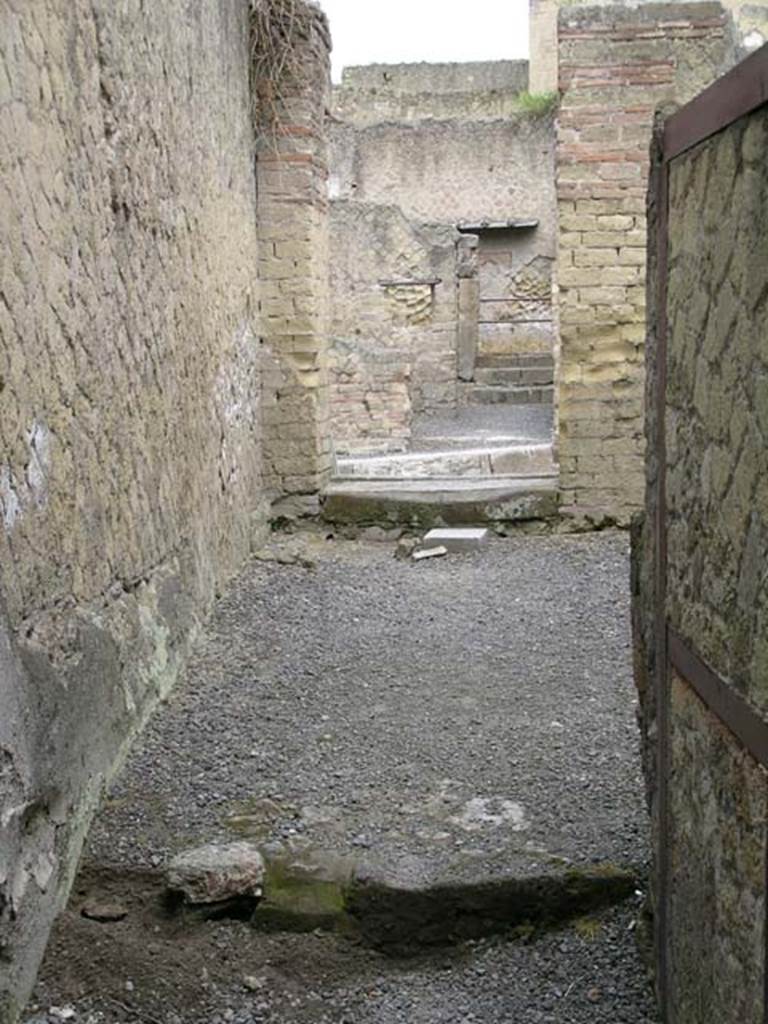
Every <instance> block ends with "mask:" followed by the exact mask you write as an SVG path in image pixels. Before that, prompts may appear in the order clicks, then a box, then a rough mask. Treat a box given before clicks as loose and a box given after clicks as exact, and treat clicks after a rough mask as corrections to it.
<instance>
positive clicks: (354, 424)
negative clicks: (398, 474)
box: [331, 201, 459, 451]
mask: <svg viewBox="0 0 768 1024" xmlns="http://www.w3.org/2000/svg"><path fill="white" fill-rule="evenodd" d="M331 224H332V233H331V248H332V251H333V253H334V258H333V261H332V266H331V290H332V294H333V297H334V301H333V304H332V321H331V344H332V351H331V367H332V372H331V392H332V428H333V438H334V442H335V445H336V449H337V451H344V450H347V449H349V448H353V449H355V450H361V449H363V448H368V449H372V450H375V449H380V448H386V447H398V446H402V444H403V443H404V442H405V441H406V440H407V438H408V437H409V436H410V428H411V417H412V414H413V412H418V411H428V410H431V409H435V408H437V407H439V406H441V405H445V404H452V403H454V402H455V400H456V385H457V366H456V337H457V288H458V283H457V279H456V245H457V242H458V239H459V235H458V232H457V231H455V230H454V229H453V228H451V227H449V226H431V227H430V226H417V225H414V224H412V223H411V222H410V221H409V220H408V219H407V218H406V217H405V216H403V214H402V213H401V211H400V210H399V209H397V208H396V207H391V206H384V205H382V204H368V203H362V202H349V201H336V202H334V203H332V218H331Z"/></svg>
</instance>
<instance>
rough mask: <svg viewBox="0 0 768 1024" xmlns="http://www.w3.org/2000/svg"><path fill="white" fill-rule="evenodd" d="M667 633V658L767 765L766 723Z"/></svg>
mask: <svg viewBox="0 0 768 1024" xmlns="http://www.w3.org/2000/svg"><path fill="white" fill-rule="evenodd" d="M667 633H668V647H669V660H670V663H671V664H672V665H673V666H674V668H675V671H676V672H677V673H679V675H681V676H682V677H683V679H685V681H686V682H688V683H690V685H691V686H692V687H693V689H694V690H695V691H696V693H697V694H698V695H699V697H700V698H701V699H702V700H703V701H704V703H705V704H706V705H707V707H708V708H709V710H710V711H711V712H712V713H713V714H714V715H716V716H717V717H718V718H719V719H720V721H721V722H722V723H723V725H725V726H727V727H728V728H729V729H730V731H731V732H732V733H733V735H734V736H735V737H736V738H737V739H738V740H739V742H740V743H741V744H742V746H744V747H745V748H746V749H747V750H748V751H749V753H750V754H751V755H752V757H754V759H755V760H756V761H759V763H760V764H761V765H762V766H763V767H764V768H768V722H766V721H765V719H763V718H761V717H760V715H759V714H758V713H757V711H755V709H754V708H753V707H752V706H751V705H750V704H748V703H747V701H746V700H744V698H743V697H742V696H741V695H740V694H739V693H738V692H737V691H736V690H734V688H733V687H732V686H731V685H730V684H729V683H727V682H726V681H725V680H724V679H723V678H722V677H721V676H719V675H718V674H717V672H715V671H714V669H712V668H710V666H709V665H707V663H706V662H705V661H703V660H702V659H701V658H700V657H699V655H698V654H697V653H696V651H694V650H693V648H692V647H690V646H689V645H688V644H687V643H686V642H685V640H683V638H682V637H681V636H680V634H679V633H677V632H676V631H675V630H674V629H673V628H672V627H671V626H670V627H669V628H668V630H667Z"/></svg>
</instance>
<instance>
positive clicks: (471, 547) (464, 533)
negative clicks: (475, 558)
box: [422, 527, 490, 551]
mask: <svg viewBox="0 0 768 1024" xmlns="http://www.w3.org/2000/svg"><path fill="white" fill-rule="evenodd" d="M489 537H490V534H489V532H488V530H487V529H485V528H484V527H446V528H444V529H437V530H430V531H429V533H428V534H427V535H426V537H425V538H424V540H423V541H422V545H423V547H424V548H439V547H444V548H445V549H446V551H476V550H477V548H481V547H483V546H484V545H485V544H487V543H488V538H489Z"/></svg>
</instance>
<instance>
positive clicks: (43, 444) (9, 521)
mask: <svg viewBox="0 0 768 1024" xmlns="http://www.w3.org/2000/svg"><path fill="white" fill-rule="evenodd" d="M26 439H27V448H28V449H29V455H28V458H27V463H26V467H25V469H24V476H23V478H19V476H18V475H17V474H15V473H14V472H13V471H12V469H11V467H10V466H9V465H7V464H6V465H5V466H3V467H2V469H0V507H1V508H2V516H3V528H4V529H5V532H6V533H11V532H12V530H13V529H14V528H15V526H16V524H17V523H18V522H19V520H20V519H21V517H22V516H23V514H24V512H25V511H26V509H28V508H30V507H34V508H38V509H40V508H44V507H45V503H46V500H47V497H48V475H49V471H50V467H51V435H50V431H49V430H48V428H47V427H46V426H45V425H44V424H43V423H38V422H34V423H33V424H32V426H31V427H30V429H29V430H28V431H27V435H26Z"/></svg>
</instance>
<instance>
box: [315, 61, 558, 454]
mask: <svg viewBox="0 0 768 1024" xmlns="http://www.w3.org/2000/svg"><path fill="white" fill-rule="evenodd" d="M526 78H527V66H526V65H525V63H524V62H512V61H500V62H492V63H489V64H466V65H465V64H448V65H439V64H438V65H429V64H417V65H392V66H385V65H373V66H371V67H370V68H352V69H348V70H347V71H345V74H344V80H343V84H342V86H341V87H338V88H336V89H334V106H333V110H334V117H333V118H332V119H331V121H330V124H329V135H330V152H331V160H330V163H331V180H330V192H331V196H332V199H333V201H332V220H333V221H334V227H333V238H334V243H333V250H334V254H335V256H334V261H335V262H337V263H338V267H337V269H336V270H335V271H334V273H333V283H332V289H333V306H334V327H333V335H334V339H336V341H339V340H342V339H343V341H344V346H343V348H342V349H340V350H339V352H338V353H337V354H336V355H334V359H335V360H336V363H337V365H338V366H342V365H343V366H344V367H345V370H344V372H345V373H351V376H349V377H346V378H345V380H344V384H345V386H344V387H337V383H338V382H340V381H341V378H340V377H338V376H337V377H336V378H335V383H334V384H333V395H334V398H333V434H334V437H335V439H337V440H339V441H343V442H344V443H346V442H348V441H350V440H351V439H352V437H353V435H354V432H355V429H356V428H357V429H358V430H359V431H360V433H361V437H362V438H371V437H372V436H373V435H371V433H370V431H371V429H372V428H373V427H374V422H373V421H374V420H375V419H377V420H378V423H379V426H380V427H382V428H384V429H385V430H386V429H388V428H387V425H386V422H385V421H386V417H387V415H389V416H390V418H391V419H392V423H391V424H390V427H391V430H390V433H389V436H390V437H392V438H393V439H396V440H401V439H404V438H406V437H407V432H408V429H409V428H408V424H409V421H410V415H411V413H412V412H416V411H420V410H423V411H429V410H430V409H432V408H435V407H437V406H440V405H442V406H450V405H453V404H455V402H456V401H457V396H458V393H459V392H458V389H457V387H456V384H457V380H458V376H459V374H458V349H459V344H460V338H461V339H463V340H462V344H463V345H464V350H465V353H467V352H469V351H470V349H471V350H472V351H473V352H478V351H479V353H480V354H487V353H494V354H500V353H507V352H509V353H517V352H523V351H532V350H534V351H539V350H541V351H551V350H552V348H553V345H554V325H553V318H552V266H553V262H554V256H555V249H556V237H557V231H556V222H555V193H554V162H553V161H554V128H553V118H552V111H551V105H548V104H547V102H541V103H539V104H538V105H534V106H533V107H525V106H524V105H523V106H521V102H522V100H521V97H524V96H525V92H524V88H525V84H526ZM356 208H358V209H357V212H356ZM377 211H378V212H377ZM511 221H525V222H527V223H529V227H528V228H527V229H525V230H517V229H508V228H504V227H501V226H497V227H493V226H492V225H506V224H507V223H508V222H511ZM457 228H460V229H461V231H462V232H465V233H466V234H465V237H471V235H472V234H478V235H479V237H480V243H479V250H478V259H477V261H476V262H473V271H472V274H471V275H469V276H467V274H465V273H464V272H463V271H462V274H461V275H460V276H461V283H459V281H458V280H457V271H456V258H457V253H456V251H455V245H456V242H457V236H456V229H457ZM436 232H437V234H436ZM363 238H364V239H366V240H367V242H368V245H367V248H366V249H365V252H361V240H362V239H363ZM384 238H389V240H390V241H391V244H392V245H393V248H392V249H391V250H390V249H388V248H387V246H386V245H382V240H383V239H384ZM351 254H355V260H354V261H350V255H351ZM374 264H376V265H375V266H374ZM430 266H431V267H438V266H439V267H440V270H439V272H433V271H428V268H429V267H430ZM423 274H427V276H433V277H439V278H440V283H439V284H438V285H436V286H434V288H433V289H432V292H431V298H430V297H429V296H427V295H426V293H425V296H424V298H426V299H428V302H427V305H428V307H429V310H430V312H429V321H428V324H427V323H426V322H425V323H422V324H420V325H419V324H416V323H411V324H410V325H409V329H408V330H407V336H408V339H409V340H406V337H405V335H404V334H403V330H404V325H403V323H402V322H401V314H402V312H403V310H405V309H406V305H407V304H401V305H398V303H397V301H395V298H394V296H393V294H389V295H387V294H385V293H384V292H382V290H381V288H380V287H379V286H378V285H374V282H376V281H383V280H387V279H415V278H416V277H419V276H421V275H423ZM476 275H479V277H478V278H477V279H476ZM355 277H357V278H358V280H359V284H360V285H363V282H365V285H364V290H365V289H368V291H367V294H368V298H369V300H370V301H368V300H366V301H365V302H364V301H362V292H361V290H360V288H355V287H353V286H352V284H351V282H352V281H353V279H355ZM470 278H471V280H470ZM478 280H479V294H476V292H477V289H478ZM408 295H409V297H410V299H413V300H414V301H416V298H417V295H416V292H415V291H414V290H413V289H411V290H410V291H409V293H408ZM374 296H375V300H374ZM371 303H372V304H371ZM403 303H405V300H404V299H403ZM534 307H535V308H534ZM470 309H471V310H472V315H473V316H474V318H475V323H474V325H473V324H471V323H470V321H469V319H468V316H469V311H470ZM374 310H375V311H374ZM521 310H524V312H525V311H526V310H527V313H525V315H523V313H521ZM532 310H533V311H534V313H535V316H536V317H538V316H539V314H541V316H540V324H539V325H538V326H537V327H536V328H531V327H530V326H529V325H527V324H523V323H521V322H519V321H521V319H529V318H530V317H529V314H530V316H533V315H534V314H533V313H531V311H532ZM542 311H543V312H542ZM459 321H461V326H459ZM374 323H375V327H372V326H371V325H372V324H374ZM449 330H451V331H452V332H453V334H452V336H451V334H450V333H449ZM374 335H375V338H376V340H375V341H374ZM387 335H389V339H390V340H389V341H388V342H384V339H385V338H386V336H387ZM350 343H352V349H354V353H355V355H354V359H355V360H357V363H356V366H357V369H356V370H355V371H354V372H353V367H352V363H350V351H351V350H350V347H349V346H350ZM382 346H383V347H382ZM366 350H367V351H368V353H369V358H366V356H365V353H366ZM397 352H399V353H400V355H399V356H398V355H397ZM409 352H411V353H412V354H413V358H412V357H411V356H408V355H407V353H409ZM416 353H420V354H419V355H418V357H416ZM337 356H338V357H339V358H338V359H337ZM469 362H470V363H471V360H470V361H469ZM364 364H365V365H367V367H368V369H367V370H366V372H365V373H363V372H362V370H361V367H362V366H363V365H364ZM374 364H375V370H373V366H374ZM468 366H469V364H466V366H465V367H464V368H463V369H462V378H463V379H468V378H471V374H472V370H471V367H470V368H469V369H467V367H468ZM430 373H431V374H432V375H433V376H432V379H431V380H430V379H429V374H430ZM378 383H380V384H381V385H382V386H383V387H384V388H385V390H386V395H387V397H386V398H385V397H384V396H382V401H383V403H384V404H383V405H381V406H379V405H378V404H377V403H375V402H374V405H376V415H375V416H374V415H372V414H371V413H370V412H369V413H366V412H365V408H364V406H361V405H360V396H361V394H362V391H366V392H368V393H370V391H371V390H372V389H374V390H375V387H376V386H377V384H378ZM346 399H349V401H350V402H353V403H354V405H352V404H350V405H346V406H345V400H346ZM382 411H384V413H385V416H384V419H382V418H381V416H380V415H379V414H380V413H381V412H382ZM395 421H396V422H395Z"/></svg>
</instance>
